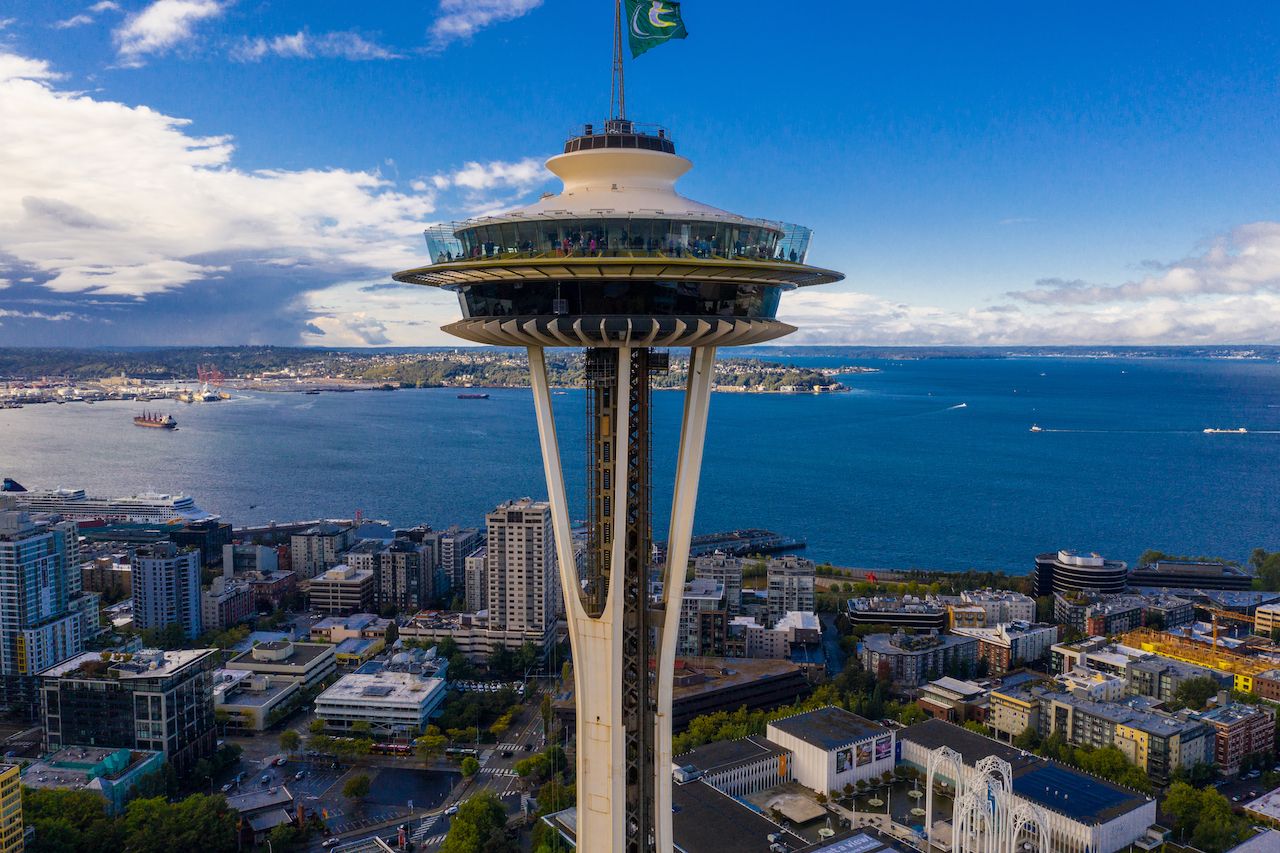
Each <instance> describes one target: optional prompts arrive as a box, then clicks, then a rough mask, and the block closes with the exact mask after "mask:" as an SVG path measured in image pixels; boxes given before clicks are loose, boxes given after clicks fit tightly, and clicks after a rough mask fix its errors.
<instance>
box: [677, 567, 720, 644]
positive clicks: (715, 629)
mask: <svg viewBox="0 0 1280 853" xmlns="http://www.w3.org/2000/svg"><path fill="white" fill-rule="evenodd" d="M724 598H725V592H724V584H722V583H721V582H720V581H714V580H709V579H707V578H694V579H693V580H692V581H690V582H689V583H687V584H685V585H684V599H683V600H682V601H681V603H680V633H679V634H678V635H677V636H678V638H677V640H676V654H678V655H691V656H707V657H710V656H720V655H723V654H724V646H725V637H726V636H727V633H728V622H729V620H728V617H727V613H726V610H725V601H724Z"/></svg>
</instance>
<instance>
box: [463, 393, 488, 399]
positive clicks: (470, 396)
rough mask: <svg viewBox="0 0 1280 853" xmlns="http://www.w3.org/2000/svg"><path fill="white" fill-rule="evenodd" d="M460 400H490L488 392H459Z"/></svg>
mask: <svg viewBox="0 0 1280 853" xmlns="http://www.w3.org/2000/svg"><path fill="white" fill-rule="evenodd" d="M458 399H459V400H488V399H489V395H488V394H459V395H458Z"/></svg>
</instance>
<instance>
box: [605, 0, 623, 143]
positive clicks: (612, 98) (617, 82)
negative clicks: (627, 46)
mask: <svg viewBox="0 0 1280 853" xmlns="http://www.w3.org/2000/svg"><path fill="white" fill-rule="evenodd" d="M609 114H610V117H611V118H616V119H625V118H626V117H627V87H626V79H625V71H624V69H623V67H622V0H614V4H613V87H612V88H611V89H610V90H609Z"/></svg>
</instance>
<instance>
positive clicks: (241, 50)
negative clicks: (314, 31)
mask: <svg viewBox="0 0 1280 853" xmlns="http://www.w3.org/2000/svg"><path fill="white" fill-rule="evenodd" d="M268 56H279V57H283V58H286V59H350V60H355V61H360V60H372V59H402V58H403V57H402V56H401V55H400V54H398V53H396V52H395V51H393V50H390V49H388V48H385V47H383V46H382V45H379V44H377V43H375V42H371V41H369V40H368V39H366V38H365V37H364V36H361V35H360V34H359V33H353V32H334V33H322V34H321V35H311V34H310V33H308V32H304V31H300V32H297V33H294V34H293V35H284V36H274V37H273V38H269V39H268V38H262V37H259V38H253V39H249V38H245V39H241V41H240V42H239V43H238V44H237V45H236V46H235V47H233V48H232V49H231V58H232V59H234V60H236V61H238V62H258V61H260V60H262V59H265V58H266V57H268Z"/></svg>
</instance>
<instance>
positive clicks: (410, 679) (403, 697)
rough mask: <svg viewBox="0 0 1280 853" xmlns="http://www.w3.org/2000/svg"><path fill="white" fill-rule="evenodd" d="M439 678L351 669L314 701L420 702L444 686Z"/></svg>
mask: <svg viewBox="0 0 1280 853" xmlns="http://www.w3.org/2000/svg"><path fill="white" fill-rule="evenodd" d="M444 689H445V686H444V681H443V680H442V679H439V678H422V677H420V676H417V675H413V674H411V673H407V672H389V671H387V670H380V671H378V672H375V673H372V674H367V675H366V674H363V673H356V672H353V673H351V674H350V675H344V676H343V677H342V678H339V679H338V680H337V681H335V682H334V683H333V684H332V685H331V686H330V687H329V689H327V690H325V691H324V692H323V693H321V694H320V695H319V696H318V697H316V702H317V703H321V702H343V703H347V704H356V705H421V704H422V703H423V702H425V701H427V698H428V697H430V696H431V694H432V693H434V692H436V691H437V690H444Z"/></svg>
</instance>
